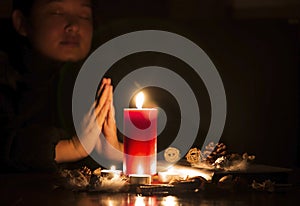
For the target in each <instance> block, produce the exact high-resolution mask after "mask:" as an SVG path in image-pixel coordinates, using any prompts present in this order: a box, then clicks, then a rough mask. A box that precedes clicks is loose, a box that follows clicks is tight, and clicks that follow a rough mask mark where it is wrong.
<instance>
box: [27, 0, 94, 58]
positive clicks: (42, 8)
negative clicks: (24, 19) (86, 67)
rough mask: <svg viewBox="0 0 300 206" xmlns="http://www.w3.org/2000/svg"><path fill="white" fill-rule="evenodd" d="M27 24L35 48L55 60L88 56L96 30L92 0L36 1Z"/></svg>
mask: <svg viewBox="0 0 300 206" xmlns="http://www.w3.org/2000/svg"><path fill="white" fill-rule="evenodd" d="M28 20H29V21H28V23H27V25H26V36H27V37H28V39H29V40H30V42H31V44H32V47H33V48H34V49H35V50H36V51H37V52H38V53H40V54H42V55H43V56H45V57H47V58H50V59H52V60H56V61H63V62H65V61H71V62H74V61H79V60H81V59H83V58H85V57H86V56H87V54H88V53H89V50H90V46H91V40H92V33H93V17H92V9H91V1H90V0H36V3H35V4H34V6H33V8H32V12H31V14H30V16H29V19H28Z"/></svg>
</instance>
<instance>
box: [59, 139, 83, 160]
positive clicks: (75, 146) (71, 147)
mask: <svg viewBox="0 0 300 206" xmlns="http://www.w3.org/2000/svg"><path fill="white" fill-rule="evenodd" d="M87 156H88V153H87V152H86V151H85V149H84V147H83V146H82V144H81V142H80V140H79V139H78V138H77V137H73V138H72V139H68V140H60V141H59V142H58V143H57V145H56V147H55V161H56V162H57V163H63V162H73V161H78V160H80V159H83V158H85V157H87Z"/></svg>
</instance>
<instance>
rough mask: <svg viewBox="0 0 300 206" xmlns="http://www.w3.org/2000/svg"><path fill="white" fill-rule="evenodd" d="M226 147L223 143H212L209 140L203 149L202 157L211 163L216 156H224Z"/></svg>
mask: <svg viewBox="0 0 300 206" xmlns="http://www.w3.org/2000/svg"><path fill="white" fill-rule="evenodd" d="M226 149H227V147H226V145H225V144H224V143H218V144H214V143H213V142H211V143H209V144H208V145H207V146H206V147H205V151H204V152H203V153H202V155H203V159H204V160H205V161H206V162H208V163H209V164H213V163H214V162H215V161H216V160H217V159H218V158H220V157H222V156H226V154H227V151H226Z"/></svg>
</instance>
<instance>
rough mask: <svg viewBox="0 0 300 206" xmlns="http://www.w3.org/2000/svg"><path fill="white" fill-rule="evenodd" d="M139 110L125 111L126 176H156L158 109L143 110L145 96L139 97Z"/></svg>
mask: <svg viewBox="0 0 300 206" xmlns="http://www.w3.org/2000/svg"><path fill="white" fill-rule="evenodd" d="M136 103H137V107H138V108H137V109H124V162H123V171H124V173H125V174H127V175H130V174H149V175H154V174H156V159H157V158H156V153H157V151H156V147H157V146H156V145H157V109H151V108H150V109H149V108H141V106H142V104H143V94H142V93H139V95H138V96H137V102H136Z"/></svg>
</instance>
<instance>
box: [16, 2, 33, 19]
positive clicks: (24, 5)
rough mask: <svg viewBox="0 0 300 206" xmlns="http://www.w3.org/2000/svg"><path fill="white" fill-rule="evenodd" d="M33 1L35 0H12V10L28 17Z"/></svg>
mask: <svg viewBox="0 0 300 206" xmlns="http://www.w3.org/2000/svg"><path fill="white" fill-rule="evenodd" d="M35 1H36V0H13V3H12V9H13V10H20V11H22V13H23V14H24V15H25V16H29V15H30V11H31V9H32V7H33V4H34V3H35Z"/></svg>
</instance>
